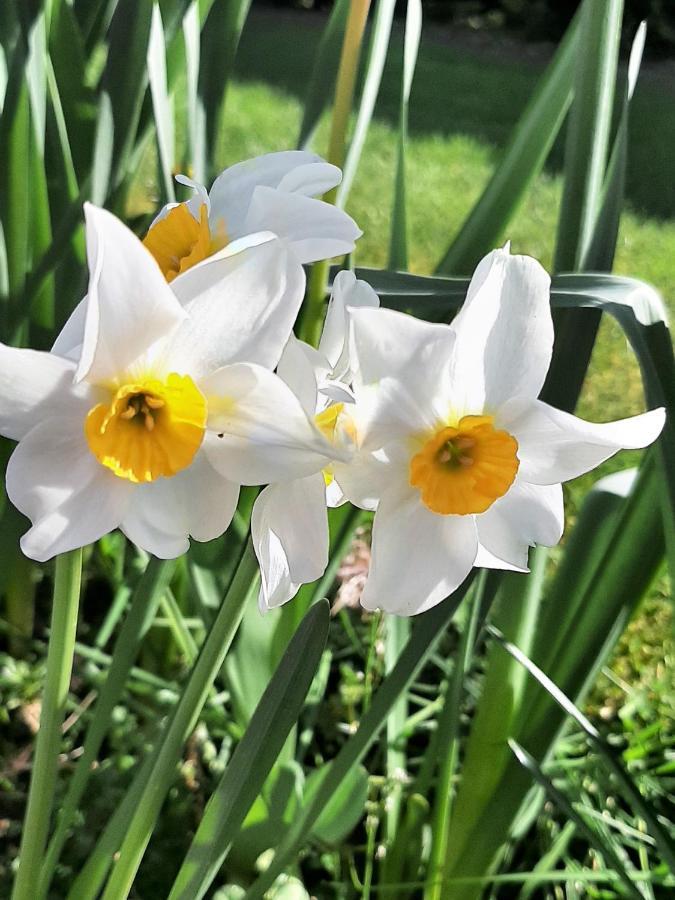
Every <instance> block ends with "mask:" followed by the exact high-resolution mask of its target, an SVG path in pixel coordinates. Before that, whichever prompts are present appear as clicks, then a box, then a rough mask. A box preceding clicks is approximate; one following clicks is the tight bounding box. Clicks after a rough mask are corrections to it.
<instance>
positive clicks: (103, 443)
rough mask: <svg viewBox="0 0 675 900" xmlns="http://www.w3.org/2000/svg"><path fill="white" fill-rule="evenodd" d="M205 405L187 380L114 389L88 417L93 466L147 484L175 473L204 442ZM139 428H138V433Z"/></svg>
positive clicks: (172, 379) (184, 377) (175, 377)
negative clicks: (94, 458) (97, 463)
mask: <svg viewBox="0 0 675 900" xmlns="http://www.w3.org/2000/svg"><path fill="white" fill-rule="evenodd" d="M206 413H207V410H206V400H205V399H204V396H203V395H202V393H201V392H200V391H199V389H198V388H197V386H196V385H195V383H194V382H193V381H192V379H191V378H190V377H189V376H187V375H177V374H175V373H172V374H171V375H169V376H168V378H167V379H166V381H159V380H157V379H148V380H147V381H145V382H142V383H134V384H126V385H124V386H122V387H121V388H119V389H118V390H117V391H116V392H115V393H114V395H113V396H112V398H111V402H110V403H109V404H107V403H99V404H98V405H97V406H95V407H94V408H93V409H91V410H90V411H89V414H88V416H87V418H86V420H85V426H84V431H85V435H86V437H87V441H88V443H89V447H90V449H91V451H92V453H93V454H94V456H95V457H96V458H97V459H98V461H99V462H100V463H101V464H102V465H104V466H106V467H107V468H109V469H111V470H112V471H113V472H114V473H115V475H117V476H119V477H120V478H126V479H128V480H129V481H133V482H149V481H154V480H155V479H156V478H159V477H165V478H166V477H169V476H171V475H175V474H176V473H177V472H180V471H181V469H184V468H186V467H187V466H189V465H190V463H191V462H192V460H193V458H194V456H195V453H196V452H197V450H198V449H199V447H200V445H201V442H202V439H203V437H204V428H205V426H206ZM139 426H140V427H139Z"/></svg>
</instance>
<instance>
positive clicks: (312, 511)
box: [251, 474, 328, 610]
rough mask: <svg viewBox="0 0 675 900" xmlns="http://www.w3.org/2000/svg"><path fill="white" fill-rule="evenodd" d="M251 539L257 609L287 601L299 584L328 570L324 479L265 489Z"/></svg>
mask: <svg viewBox="0 0 675 900" xmlns="http://www.w3.org/2000/svg"><path fill="white" fill-rule="evenodd" d="M251 537H252V540H253V546H254V549H255V553H256V556H257V558H258V562H259V563H260V577H261V585H260V595H259V604H260V608H261V609H264V610H269V609H274V608H276V607H278V606H281V605H283V604H284V603H286V602H288V601H289V600H290V599H292V598H293V597H294V596H295V595H296V593H297V592H298V590H299V588H300V585H302V584H309V583H311V582H313V581H316V580H317V578H321V576H322V575H323V573H324V572H325V570H326V566H327V565H328V518H327V516H326V500H325V485H324V479H323V475H321V474H319V475H312V476H310V477H308V478H303V479H299V480H296V481H290V482H286V483H284V484H278V485H270V486H269V487H266V488H265V490H264V491H262V492H261V494H260V495H259V496H258V498H257V499H256V502H255V504H254V506H253V513H252V515H251Z"/></svg>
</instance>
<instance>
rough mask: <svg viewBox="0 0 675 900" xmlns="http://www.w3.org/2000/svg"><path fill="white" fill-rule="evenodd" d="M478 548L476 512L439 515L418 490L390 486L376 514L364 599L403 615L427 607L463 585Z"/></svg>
mask: <svg viewBox="0 0 675 900" xmlns="http://www.w3.org/2000/svg"><path fill="white" fill-rule="evenodd" d="M477 551H478V537H477V535H476V523H475V520H474V517H473V516H439V515H436V514H435V513H432V512H431V511H430V510H428V509H427V508H426V507H425V506H423V505H422V503H421V502H420V500H419V497H418V495H417V493H416V492H415V493H411V492H409V491H406V492H402V491H394V490H392V491H390V492H389V493H387V494H385V495H384V496H383V497H382V499H381V500H380V503H379V505H378V508H377V512H376V513H375V521H374V523H373V541H372V557H371V563H370V573H369V575H368V580H367V582H366V586H365V589H364V591H363V594H362V596H361V603H362V605H363V606H364V607H365V608H366V609H382V610H384V611H385V612H389V613H393V614H394V615H399V616H411V615H417V614H418V613H421V612H424V611H425V610H427V609H430V608H431V607H432V606H435V605H436V604H437V603H440V602H441V600H443V599H444V598H445V597H447V596H448V595H449V594H451V593H452V592H453V591H454V590H456V589H457V588H458V587H459V585H460V584H461V583H462V582H463V581H464V579H465V578H466V577H467V575H468V574H469V572H470V571H471V568H472V566H473V563H474V560H475V558H476V553H477Z"/></svg>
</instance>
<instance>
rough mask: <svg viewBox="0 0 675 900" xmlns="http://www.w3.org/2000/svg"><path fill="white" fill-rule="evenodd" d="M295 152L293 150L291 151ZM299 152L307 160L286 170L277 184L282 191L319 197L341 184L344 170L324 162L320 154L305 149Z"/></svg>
mask: <svg viewBox="0 0 675 900" xmlns="http://www.w3.org/2000/svg"><path fill="white" fill-rule="evenodd" d="M293 152H294V151H291V153H293ZM295 152H298V151H295ZM299 152H300V153H302V154H303V155H304V156H305V158H306V161H305V162H302V163H300V164H299V165H298V164H297V163H296V165H294V166H293V168H292V169H289V170H288V171H287V172H286V174H285V175H284V176H283V178H282V179H281V181H280V182H279V183H278V184H277V185H276V187H277V188H278V189H279V190H280V191H286V192H287V193H289V194H303V195H304V196H305V197H319V196H321V194H325V193H326V191H330V190H331V188H334V187H337V186H338V184H340V182H341V181H342V172H341V170H340V169H339V168H338V167H337V166H333V165H331V164H330V163H327V162H324V160H323V159H321V157H320V156H315V155H314V154H312V153H307V152H306V151H304V150H301V151H299ZM310 158H311V159H310ZM269 187H275V185H269Z"/></svg>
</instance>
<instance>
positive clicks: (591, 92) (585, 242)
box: [554, 0, 623, 272]
mask: <svg viewBox="0 0 675 900" xmlns="http://www.w3.org/2000/svg"><path fill="white" fill-rule="evenodd" d="M622 11H623V0H585V2H584V5H583V7H582V9H581V35H580V42H579V52H578V54H577V58H576V63H575V67H576V78H575V82H574V103H573V104H572V109H571V112H570V121H569V128H568V132H567V145H566V148H565V187H564V190H563V197H562V205H561V208H560V218H559V224H558V235H557V241H556V254H555V264H554V268H555V269H556V271H558V272H560V271H572V270H578V269H583V268H584V267H585V261H586V256H587V253H588V247H589V245H590V242H591V239H592V236H593V230H594V228H595V223H596V220H597V216H598V211H599V209H600V202H601V196H602V186H603V182H604V180H605V167H606V163H607V148H608V145H609V133H610V128H611V124H612V110H613V101H614V86H615V83H616V67H617V61H618V54H619V38H620V36H621V17H622V15H621V14H622Z"/></svg>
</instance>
